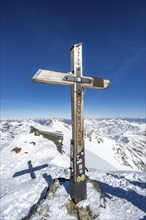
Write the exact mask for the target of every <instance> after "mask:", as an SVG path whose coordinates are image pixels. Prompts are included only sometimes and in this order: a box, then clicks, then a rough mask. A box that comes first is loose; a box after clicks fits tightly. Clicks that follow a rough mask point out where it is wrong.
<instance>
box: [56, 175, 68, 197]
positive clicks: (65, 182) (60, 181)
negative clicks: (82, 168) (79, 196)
mask: <svg viewBox="0 0 146 220" xmlns="http://www.w3.org/2000/svg"><path fill="white" fill-rule="evenodd" d="M58 180H59V183H60V185H63V186H64V188H65V190H66V192H67V193H68V194H70V180H69V179H65V178H58Z"/></svg>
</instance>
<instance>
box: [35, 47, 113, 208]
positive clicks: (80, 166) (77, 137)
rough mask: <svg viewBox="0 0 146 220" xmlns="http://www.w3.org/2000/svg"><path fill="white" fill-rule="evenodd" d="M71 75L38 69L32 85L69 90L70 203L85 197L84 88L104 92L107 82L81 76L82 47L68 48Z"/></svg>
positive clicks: (107, 85) (108, 82)
mask: <svg viewBox="0 0 146 220" xmlns="http://www.w3.org/2000/svg"><path fill="white" fill-rule="evenodd" d="M70 52H71V72H68V73H63V72H56V71H51V70H42V69H39V70H38V71H37V73H36V74H35V75H34V77H33V78H32V80H33V82H40V83H47V84H58V85H64V86H70V87H71V111H72V140H71V146H70V170H71V171H70V195H71V198H72V200H73V201H74V203H75V204H76V203H78V202H80V201H82V200H84V199H86V198H87V186H86V178H85V148H84V88H93V89H106V88H108V87H109V84H110V81H109V80H105V79H101V78H95V77H86V76H83V74H82V71H83V67H82V44H81V43H79V44H75V45H73V47H72V48H71V49H70Z"/></svg>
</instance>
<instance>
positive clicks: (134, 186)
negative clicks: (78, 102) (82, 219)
mask: <svg viewBox="0 0 146 220" xmlns="http://www.w3.org/2000/svg"><path fill="white" fill-rule="evenodd" d="M31 126H33V127H35V128H38V129H40V130H43V131H51V132H56V131H59V132H60V131H61V132H62V133H63V150H64V153H63V154H61V153H59V152H58V150H57V148H56V145H55V144H54V142H52V141H50V140H48V139H46V138H43V137H42V136H35V135H34V133H30V127H31ZM0 132H1V169H0V171H1V191H0V193H1V220H19V219H23V218H24V217H25V216H26V215H27V214H28V213H29V212H30V209H31V207H32V206H33V205H34V204H35V203H37V202H38V200H42V199H43V196H44V195H45V193H46V191H47V187H48V185H50V184H51V182H52V179H55V178H58V177H64V178H69V170H68V168H69V166H70V157H69V154H70V139H71V126H70V125H68V124H66V123H64V122H63V121H60V120H57V119H53V120H49V121H48V122H47V123H46V124H43V125H42V124H40V123H39V122H37V121H34V120H24V121H6V120H5V121H2V122H1V130H0ZM145 135H146V130H145V124H144V123H138V122H128V121H123V120H100V121H98V120H89V119H86V120H85V147H86V167H87V168H88V169H89V172H88V173H87V175H88V176H89V178H90V179H93V180H95V181H96V182H97V183H98V184H99V186H100V188H101V190H102V192H103V194H104V195H105V198H106V207H105V208H102V207H100V205H99V202H98V201H99V200H98V197H99V195H98V193H95V192H94V191H95V190H94V189H93V187H92V186H91V185H90V184H89V185H88V199H87V200H86V201H83V202H81V204H79V205H81V206H87V205H90V208H91V210H92V212H93V213H95V214H96V215H97V216H98V217H97V218H95V219H102V220H104V219H109V220H115V219H121V220H128V219H131V220H133V219H145V218H146V213H145V211H146V210H145V207H146V204H145V201H146V197H145V196H146V187H145V181H146V180H145V172H143V171H144V167H145V142H146V139H145V138H146V136H145ZM14 148H19V149H20V150H19V153H16V152H15V151H12V150H13V149H14ZM59 189H60V190H59ZM59 189H58V190H59V191H58V192H57V195H58V196H59V198H58V199H55V198H52V200H51V203H52V204H50V205H51V206H50V213H49V216H50V217H48V218H47V219H50V220H54V219H63V220H66V219H76V218H75V217H73V216H70V215H69V214H68V213H67V211H66V209H65V206H64V208H57V207H59V206H60V207H63V204H65V201H66V202H67V201H69V200H70V196H69V193H68V192H67V191H64V188H63V185H60V187H59ZM44 202H46V203H47V201H44ZM49 202H50V201H48V203H49ZM61 204H62V205H61ZM42 205H43V201H42ZM33 218H34V220H36V219H38V220H39V218H40V219H43V217H39V216H34V217H33ZM33 218H32V219H33ZM44 219H45V218H44Z"/></svg>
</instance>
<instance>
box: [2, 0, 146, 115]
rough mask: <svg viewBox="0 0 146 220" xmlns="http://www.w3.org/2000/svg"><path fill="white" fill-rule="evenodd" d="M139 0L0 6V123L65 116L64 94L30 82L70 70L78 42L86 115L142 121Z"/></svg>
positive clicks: (141, 10) (141, 4)
mask: <svg viewBox="0 0 146 220" xmlns="http://www.w3.org/2000/svg"><path fill="white" fill-rule="evenodd" d="M145 25H146V23H145V1H142V0H138V1H134V0H133V1H132V0H131V1H110V0H109V1H47V0H40V1H31V0H30V1H25V0H24V1H20V0H19V1H15V0H13V1H7V0H5V1H4V0H3V1H1V117H2V118H11V117H17V118H23V117H25V118H26V117H61V118H63V117H66V118H70V115H71V113H70V111H71V108H70V89H69V88H68V87H64V86H57V85H46V84H39V83H33V82H32V81H31V78H32V76H33V75H34V74H35V72H36V71H37V70H38V69H39V68H41V69H50V70H56V71H63V72H68V71H70V48H71V47H72V45H73V44H76V43H80V42H82V43H83V70H84V75H86V76H95V77H100V78H105V79H110V80H111V82H112V83H111V86H110V88H109V89H108V90H104V91H103V90H102V91H101V90H93V89H87V90H86V93H85V117H95V118H100V117H145V37H146V36H145Z"/></svg>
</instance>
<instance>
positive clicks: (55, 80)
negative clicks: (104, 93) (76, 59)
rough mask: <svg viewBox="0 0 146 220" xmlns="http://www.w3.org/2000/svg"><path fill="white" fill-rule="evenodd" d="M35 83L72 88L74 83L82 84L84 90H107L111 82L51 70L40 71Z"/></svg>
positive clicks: (35, 77)
mask: <svg viewBox="0 0 146 220" xmlns="http://www.w3.org/2000/svg"><path fill="white" fill-rule="evenodd" d="M32 80H33V82H40V83H47V84H57V85H64V86H72V85H74V83H76V82H77V83H82V84H83V87H84V88H93V89H106V88H108V87H109V84H110V80H106V79H101V78H95V77H81V78H77V77H75V76H74V75H73V74H72V73H71V72H70V73H63V72H56V71H51V70H41V69H39V70H38V71H37V73H36V74H35V75H34V76H33V78H32Z"/></svg>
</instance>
